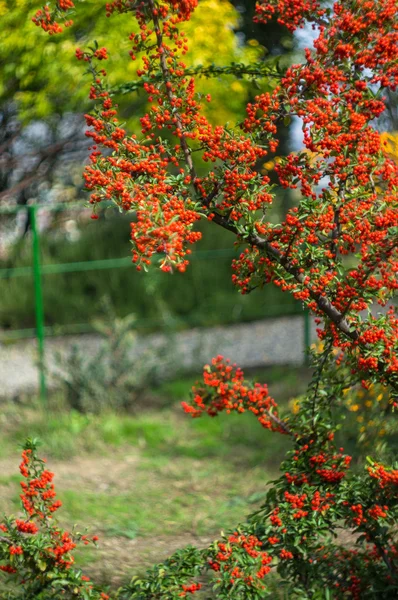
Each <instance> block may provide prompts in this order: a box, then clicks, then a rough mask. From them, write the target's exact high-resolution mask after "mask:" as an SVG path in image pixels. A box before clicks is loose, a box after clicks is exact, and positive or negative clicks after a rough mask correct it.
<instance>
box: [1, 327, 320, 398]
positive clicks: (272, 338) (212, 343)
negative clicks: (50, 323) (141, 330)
mask: <svg viewBox="0 0 398 600" xmlns="http://www.w3.org/2000/svg"><path fill="white" fill-rule="evenodd" d="M315 338H316V334H315V326H314V324H313V323H311V341H313V340H315ZM99 342H100V338H99V336H96V335H81V336H67V337H53V338H47V340H46V361H47V366H48V368H49V370H50V372H51V370H53V368H54V355H55V354H56V353H57V352H60V351H61V352H64V351H67V350H68V348H70V347H71V346H72V345H74V344H78V345H80V346H81V347H82V348H83V349H84V350H85V352H86V353H87V354H93V353H95V352H96V351H97V349H98V344H99ZM164 344H165V337H164V336H163V335H162V334H151V335H148V336H142V337H140V338H139V340H138V343H137V344H136V347H135V349H134V351H133V352H132V356H131V358H132V361H133V360H134V357H135V356H137V354H138V353H141V352H145V351H146V350H147V349H148V348H153V347H155V348H159V347H162V346H163V345H164ZM173 352H174V353H175V360H174V362H175V364H178V366H179V367H181V368H183V369H185V370H187V371H190V370H191V371H192V370H198V371H199V369H200V368H201V366H202V364H205V363H207V362H209V361H210V359H211V358H212V357H213V356H216V355H217V354H222V355H224V356H225V357H228V358H230V359H231V360H232V361H233V362H236V363H238V364H239V365H240V366H241V367H261V366H270V365H283V364H286V365H300V364H302V363H303V361H304V317H302V316H291V317H282V318H278V319H264V320H262V321H256V322H253V323H244V324H238V325H229V326H220V327H212V328H210V329H192V330H188V331H183V332H179V333H177V334H175V337H174V343H173ZM36 365H37V349H36V341H35V340H34V339H29V340H24V341H19V342H15V343H12V344H10V343H7V344H0V396H1V397H9V398H10V397H14V396H17V395H19V394H21V393H22V394H23V393H31V392H34V391H35V390H37V388H38V371H37V366H36Z"/></svg>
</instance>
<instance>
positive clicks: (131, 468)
mask: <svg viewBox="0 0 398 600" xmlns="http://www.w3.org/2000/svg"><path fill="white" fill-rule="evenodd" d="M254 375H255V376H256V377H257V378H258V379H259V380H263V381H264V380H267V381H269V382H270V388H271V392H273V390H275V392H276V391H278V390H279V391H278V399H279V400H280V401H281V403H282V404H284V403H286V402H287V400H288V399H289V397H290V396H291V395H293V394H296V393H297V392H298V389H299V388H300V386H301V387H302V386H303V385H304V384H305V381H306V379H307V378H308V374H307V373H305V372H302V371H298V370H292V371H287V372H286V371H285V372H284V373H283V371H281V370H276V371H275V370H273V371H269V370H268V371H266V372H259V373H257V374H254ZM193 382H194V381H193V379H192V378H189V377H188V378H184V379H180V380H176V381H172V382H168V383H165V384H164V385H162V386H161V387H160V388H159V389H158V390H156V391H153V392H152V394H153V395H157V397H158V401H157V402H152V403H151V404H150V408H145V407H144V406H142V407H137V413H136V414H134V415H131V414H117V413H115V412H108V413H102V414H99V415H81V414H79V413H76V412H70V411H67V410H66V408H65V405H64V404H63V402H62V399H60V398H59V397H58V398H52V399H50V406H49V407H48V408H47V409H46V410H43V409H40V408H39V407H38V405H37V403H36V404H35V403H34V402H33V401H32V402H30V403H29V404H26V405H18V406H16V405H14V404H11V403H10V404H8V405H6V406H4V407H3V411H2V430H3V436H2V445H1V455H0V473H1V476H0V513H2V512H6V513H14V514H16V513H18V512H19V484H18V482H19V480H20V476H19V474H18V463H19V456H18V444H20V443H22V442H23V440H24V439H25V438H26V437H28V436H29V437H38V438H40V439H41V440H42V451H41V454H42V455H43V456H46V457H47V458H48V465H49V468H50V469H52V470H54V472H55V474H56V477H55V485H56V489H57V492H58V496H59V498H60V499H61V500H62V502H63V506H62V509H61V510H60V511H59V513H57V515H58V518H59V520H60V522H61V524H62V525H63V526H64V527H65V528H67V529H70V528H71V527H72V526H73V525H74V524H76V525H77V527H78V528H79V529H80V530H82V529H84V528H85V527H88V529H89V530H90V531H91V532H92V533H98V534H99V535H100V540H101V541H102V543H100V548H99V550H98V551H94V550H92V549H88V551H87V549H86V548H84V549H83V550H82V551H79V552H78V553H77V561H78V562H77V564H78V565H80V566H82V567H84V569H85V571H86V572H87V573H88V574H90V575H92V576H95V577H96V578H97V580H98V579H99V580H101V581H106V582H108V583H111V584H112V585H113V586H115V585H117V584H119V583H120V582H122V581H123V580H125V579H126V577H127V576H130V575H132V574H133V573H137V572H139V571H142V569H145V567H146V566H148V565H150V564H153V563H154V562H156V561H158V560H162V559H163V558H165V557H166V556H167V555H168V554H169V553H170V552H172V551H174V550H175V549H176V548H177V547H181V546H184V545H185V544H187V543H196V541H197V537H198V536H199V537H200V536H202V537H200V539H201V540H202V542H198V543H204V542H203V539H204V538H206V540H210V539H214V538H216V537H217V536H218V534H219V532H220V530H222V529H223V530H228V529H230V528H233V527H234V526H236V525H237V524H238V523H239V522H242V521H244V519H245V517H246V515H247V514H249V513H250V512H253V511H254V510H255V509H256V508H257V506H258V505H259V504H260V503H261V501H262V500H263V499H264V495H265V493H266V489H267V483H268V481H269V480H270V479H273V478H274V477H275V476H277V473H278V467H279V463H280V460H281V459H282V457H283V456H284V454H285V452H286V450H287V448H288V446H289V440H288V439H287V438H286V437H285V436H281V435H279V434H272V433H270V432H269V431H266V430H264V429H263V428H262V427H261V426H260V425H259V424H258V422H257V420H256V418H255V417H254V416H253V415H252V414H251V413H248V414H246V413H245V414H243V415H236V414H231V415H226V414H225V415H224V414H221V415H220V416H219V417H217V418H210V417H202V418H200V419H191V418H189V417H188V416H187V415H185V414H184V413H183V411H182V410H181V408H180V406H179V402H180V401H181V400H182V399H184V398H187V397H188V391H189V389H190V386H191V385H192V383H193ZM275 395H276V394H275ZM206 543H208V542H207V541H206ZM121 551H122V552H123V553H124V554H123V556H125V559H124V560H123V561H120V552H121Z"/></svg>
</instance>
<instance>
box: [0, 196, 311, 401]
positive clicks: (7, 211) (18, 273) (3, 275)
mask: <svg viewBox="0 0 398 600" xmlns="http://www.w3.org/2000/svg"><path fill="white" fill-rule="evenodd" d="M71 209H73V210H77V211H83V210H89V209H88V208H86V207H84V206H82V204H75V203H58V204H31V205H27V206H25V205H24V206H12V207H1V208H0V215H16V214H17V213H20V212H21V211H25V213H26V215H27V218H28V220H29V225H30V229H31V264H30V265H29V266H22V267H8V268H2V269H0V280H1V279H7V280H8V279H14V278H26V277H33V297H32V306H34V312H35V327H34V328H25V329H13V330H8V331H7V332H6V333H3V334H2V340H1V341H3V342H6V341H11V340H17V339H23V338H31V337H35V338H36V340H37V349H38V373H39V389H40V398H41V400H42V401H43V402H45V401H46V398H47V381H46V365H45V339H46V337H48V336H52V335H60V334H61V335H62V334H65V333H67V334H71V333H74V334H77V333H87V332H88V331H92V326H90V325H89V324H88V323H79V324H76V323H70V324H68V325H67V326H66V327H59V326H57V327H54V326H52V327H51V326H46V325H45V303H44V298H43V277H44V276H47V275H51V274H62V273H78V272H86V271H102V270H104V271H105V270H108V269H118V268H126V267H128V266H131V264H132V261H131V258H130V257H122V258H110V259H101V260H88V261H79V262H67V263H58V264H57V263H56V264H53V263H51V264H46V263H43V261H42V257H41V233H40V228H39V226H38V211H39V210H45V211H51V212H60V211H65V210H71ZM233 256H235V253H234V252H233V251H232V250H231V249H217V250H197V251H195V252H194V253H193V254H192V255H191V257H190V260H191V261H202V260H211V259H219V258H222V257H231V258H232V257H233ZM294 307H295V308H293V310H292V305H289V306H288V307H287V306H284V305H283V304H279V305H278V306H275V307H271V309H272V308H273V309H275V312H276V313H277V314H275V312H273V314H269V316H270V317H271V316H272V317H275V316H287V315H292V314H295V315H298V314H302V315H303V319H304V350H306V349H307V348H308V346H309V344H310V318H309V313H308V311H306V310H305V311H303V309H302V306H301V305H300V304H299V303H297V304H295V305H294ZM271 313H272V310H271ZM265 316H267V315H265ZM144 322H145V325H147V326H161V325H162V324H164V320H163V319H140V323H144Z"/></svg>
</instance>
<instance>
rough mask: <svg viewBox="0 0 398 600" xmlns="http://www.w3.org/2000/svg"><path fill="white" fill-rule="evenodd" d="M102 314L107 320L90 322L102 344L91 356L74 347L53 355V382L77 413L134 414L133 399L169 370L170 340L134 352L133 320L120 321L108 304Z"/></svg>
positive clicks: (129, 316) (154, 383) (135, 339)
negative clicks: (112, 411) (114, 411)
mask: <svg viewBox="0 0 398 600" xmlns="http://www.w3.org/2000/svg"><path fill="white" fill-rule="evenodd" d="M104 311H105V315H106V319H105V320H104V321H99V320H98V321H95V322H94V323H93V325H94V328H95V330H96V331H97V332H98V333H99V334H100V336H101V337H102V339H103V341H102V343H100V345H99V347H98V350H97V351H96V352H95V353H94V354H92V355H90V354H89V353H88V352H87V351H85V350H83V349H82V348H81V347H79V346H78V345H76V344H75V345H73V346H72V347H71V349H70V350H69V352H68V353H67V354H61V353H59V354H58V355H57V369H56V372H55V379H56V380H57V381H58V382H59V383H61V386H62V387H63V388H64V390H65V396H66V400H67V402H68V405H69V406H70V407H71V408H72V409H74V410H77V411H79V412H81V413H86V412H99V411H101V410H103V409H106V408H116V409H122V410H129V411H131V410H133V409H134V403H135V401H136V399H137V397H138V396H139V395H142V394H144V393H145V390H147V389H148V388H149V387H151V386H154V385H157V384H158V383H159V382H160V381H161V379H162V375H163V377H164V374H165V371H166V367H167V365H166V363H165V361H166V362H167V356H169V352H168V351H166V350H168V349H169V345H170V339H168V340H167V341H164V342H163V343H161V344H160V347H157V348H156V349H155V348H149V349H147V350H145V351H143V352H142V353H140V352H134V350H135V349H136V345H137V343H138V342H137V337H136V335H135V333H134V326H135V316H134V315H127V316H126V317H124V318H118V317H117V316H116V315H115V313H114V310H113V309H112V306H111V304H110V302H109V301H108V300H104ZM160 355H162V357H163V359H162V361H160V360H159V359H160Z"/></svg>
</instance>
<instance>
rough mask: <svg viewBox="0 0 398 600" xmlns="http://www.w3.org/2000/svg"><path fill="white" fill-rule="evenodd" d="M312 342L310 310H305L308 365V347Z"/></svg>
mask: <svg viewBox="0 0 398 600" xmlns="http://www.w3.org/2000/svg"><path fill="white" fill-rule="evenodd" d="M310 344H311V324H310V311H309V310H307V309H305V310H304V364H305V365H307V366H308V364H309V356H308V349H309V347H310Z"/></svg>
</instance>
